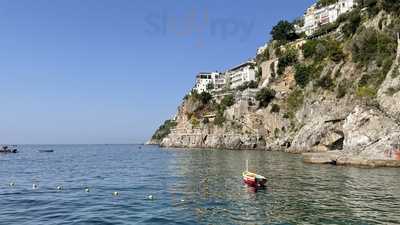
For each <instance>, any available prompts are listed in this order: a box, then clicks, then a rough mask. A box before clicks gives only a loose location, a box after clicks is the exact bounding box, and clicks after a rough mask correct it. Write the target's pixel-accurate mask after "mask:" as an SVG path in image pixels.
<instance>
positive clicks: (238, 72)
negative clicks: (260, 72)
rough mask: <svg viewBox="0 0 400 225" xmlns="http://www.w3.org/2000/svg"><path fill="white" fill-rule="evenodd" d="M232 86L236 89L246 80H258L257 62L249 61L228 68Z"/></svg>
mask: <svg viewBox="0 0 400 225" xmlns="http://www.w3.org/2000/svg"><path fill="white" fill-rule="evenodd" d="M227 75H228V77H229V81H230V88H231V89H235V88H237V87H239V86H240V85H242V84H244V83H245V82H250V81H255V80H256V71H255V63H254V62H253V61H248V62H245V63H242V64H240V65H238V66H236V67H233V68H232V69H230V70H228V72H227Z"/></svg>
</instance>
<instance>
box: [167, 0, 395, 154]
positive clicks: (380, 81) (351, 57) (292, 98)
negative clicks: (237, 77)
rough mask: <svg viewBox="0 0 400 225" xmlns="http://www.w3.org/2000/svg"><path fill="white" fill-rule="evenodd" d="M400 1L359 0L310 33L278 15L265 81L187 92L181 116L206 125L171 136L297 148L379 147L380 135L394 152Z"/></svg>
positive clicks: (213, 143) (203, 142)
mask: <svg viewBox="0 0 400 225" xmlns="http://www.w3.org/2000/svg"><path fill="white" fill-rule="evenodd" d="M329 2H331V1H329V0H327V1H323V0H321V1H319V2H318V4H321V5H324V4H330V3H329ZM399 9H400V2H399V1H394V0H364V1H360V2H359V4H358V6H357V8H356V9H354V10H353V11H351V12H349V13H346V14H344V15H342V16H340V18H339V19H338V20H337V21H336V22H335V23H334V24H329V27H321V30H320V31H318V32H316V34H315V35H314V36H312V37H309V38H301V37H299V36H298V35H296V34H295V33H294V24H293V23H290V22H288V21H280V22H279V23H278V24H277V25H276V26H275V27H274V28H273V30H272V31H271V34H272V40H271V41H270V42H269V43H268V47H267V48H266V49H265V51H263V52H260V54H258V55H257V56H256V65H257V68H258V72H257V80H256V81H253V82H248V83H244V84H243V85H241V86H239V87H238V88H236V89H235V90H227V91H225V92H224V93H218V94H217V95H215V94H213V95H211V94H208V93H202V94H198V93H191V94H190V95H188V96H187V97H186V98H185V101H184V102H183V104H182V106H181V107H180V111H179V113H180V115H181V116H182V115H184V116H182V117H181V118H182V119H181V120H179V121H178V123H179V125H182V126H183V127H185V128H188V129H189V130H190V129H192V128H200V129H197V131H198V130H201V131H202V133H201V134H198V133H196V132H197V131H196V132H192V133H191V135H187V136H185V137H181V136H173V135H172V136H171V138H172V139H171V140H169V141H170V142H169V143H167V144H166V145H168V144H170V145H171V143H174V141H175V143H176V142H178V143H179V144H178V145H182V146H195V147H216V148H232V149H242V148H246V149H247V148H259V149H273V150H276V149H284V150H286V151H293V152H296V151H300V152H302V151H342V150H343V149H345V148H346V147H347V148H349V149H352V150H353V149H355V150H354V151H356V152H352V153H356V154H359V153H360V152H362V151H363V150H364V149H368V151H369V152H373V154H375V153H376V151H378V150H374V149H372V148H371V149H369V147H368V146H373V145H375V144H376V143H378V144H379V146H381V148H382V149H385V150H386V151H389V150H390V151H392V149H391V147H390V146H391V145H392V144H395V143H394V142H396V140H397V139H396V138H392V139H386V136H388V134H389V136H390V135H393V136H395V137H399V135H398V134H397V133H396V132H399V134H400V127H399V126H400V123H399V122H397V121H400V110H399V108H400V105H399V102H398V98H399V97H400V96H399V95H400V71H399V69H400V66H399V63H400V62H397V61H396V60H395V59H396V52H397V47H398V43H397V33H398V32H400V10H399ZM328 31H329V32H328ZM390 79H391V80H390ZM384 86H385V87H384ZM382 93H384V94H382ZM396 98H397V99H396ZM383 101H387V102H388V103H387V106H385V107H389V108H390V107H391V108H390V109H391V110H392V111H393V112H390V111H389V110H388V109H387V108H384V105H383V104H382V102H383ZM396 107H397V108H396ZM392 108H393V109H392ZM396 110H397V111H396ZM388 112H390V113H391V114H390V115H389V116H388ZM178 117H179V116H178ZM358 119H360V121H358ZM370 121H374V122H370ZM345 123H346V124H345ZM382 123H384V124H385V127H384V129H383V128H382V127H381V125H380V124H382ZM378 126H379V127H378ZM193 133H196V135H200V136H196V135H193ZM359 133H361V134H362V135H365V137H364V136H362V135H361V134H360V137H359V136H356V135H355V134H359ZM384 135H386V136H384ZM396 135H397V136H396ZM174 138H175V139H174ZM360 140H362V141H364V140H365V143H362V144H359V143H358V142H357V141H360ZM399 143H400V140H399ZM172 145H173V144H172ZM382 146H384V147H382ZM378 149H379V148H378ZM376 154H377V155H379V157H385V154H384V153H382V152H378V153H376Z"/></svg>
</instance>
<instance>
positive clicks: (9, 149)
mask: <svg viewBox="0 0 400 225" xmlns="http://www.w3.org/2000/svg"><path fill="white" fill-rule="evenodd" d="M17 152H18V149H17V148H16V147H15V146H7V145H6V146H2V147H1V148H0V153H17Z"/></svg>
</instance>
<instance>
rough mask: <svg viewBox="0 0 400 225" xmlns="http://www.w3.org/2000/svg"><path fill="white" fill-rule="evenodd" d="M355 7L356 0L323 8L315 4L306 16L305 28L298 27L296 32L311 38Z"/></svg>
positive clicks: (345, 0) (343, 1) (339, 0)
mask: <svg viewBox="0 0 400 225" xmlns="http://www.w3.org/2000/svg"><path fill="white" fill-rule="evenodd" d="M355 5H356V3H355V0H338V1H337V3H335V4H332V5H328V6H325V7H321V8H318V7H317V4H313V5H312V6H311V7H310V8H308V9H307V11H306V13H305V14H304V17H303V19H304V26H302V27H299V26H296V32H297V33H302V32H305V33H306V35H307V36H310V35H312V34H314V32H315V31H317V30H318V29H319V28H320V27H321V26H323V25H326V24H329V23H333V22H335V21H336V20H337V19H338V17H339V16H340V15H342V14H344V13H346V12H349V11H351V10H352V9H353V8H354V6H355Z"/></svg>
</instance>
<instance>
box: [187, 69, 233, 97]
mask: <svg viewBox="0 0 400 225" xmlns="http://www.w3.org/2000/svg"><path fill="white" fill-rule="evenodd" d="M225 84H226V79H225V76H224V74H221V73H218V72H212V73H208V72H201V73H199V74H198V75H197V76H196V84H195V86H194V88H193V89H194V90H196V91H197V92H198V93H202V92H209V91H212V90H210V89H209V87H210V86H212V87H213V90H218V89H222V88H223V87H224V86H225Z"/></svg>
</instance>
